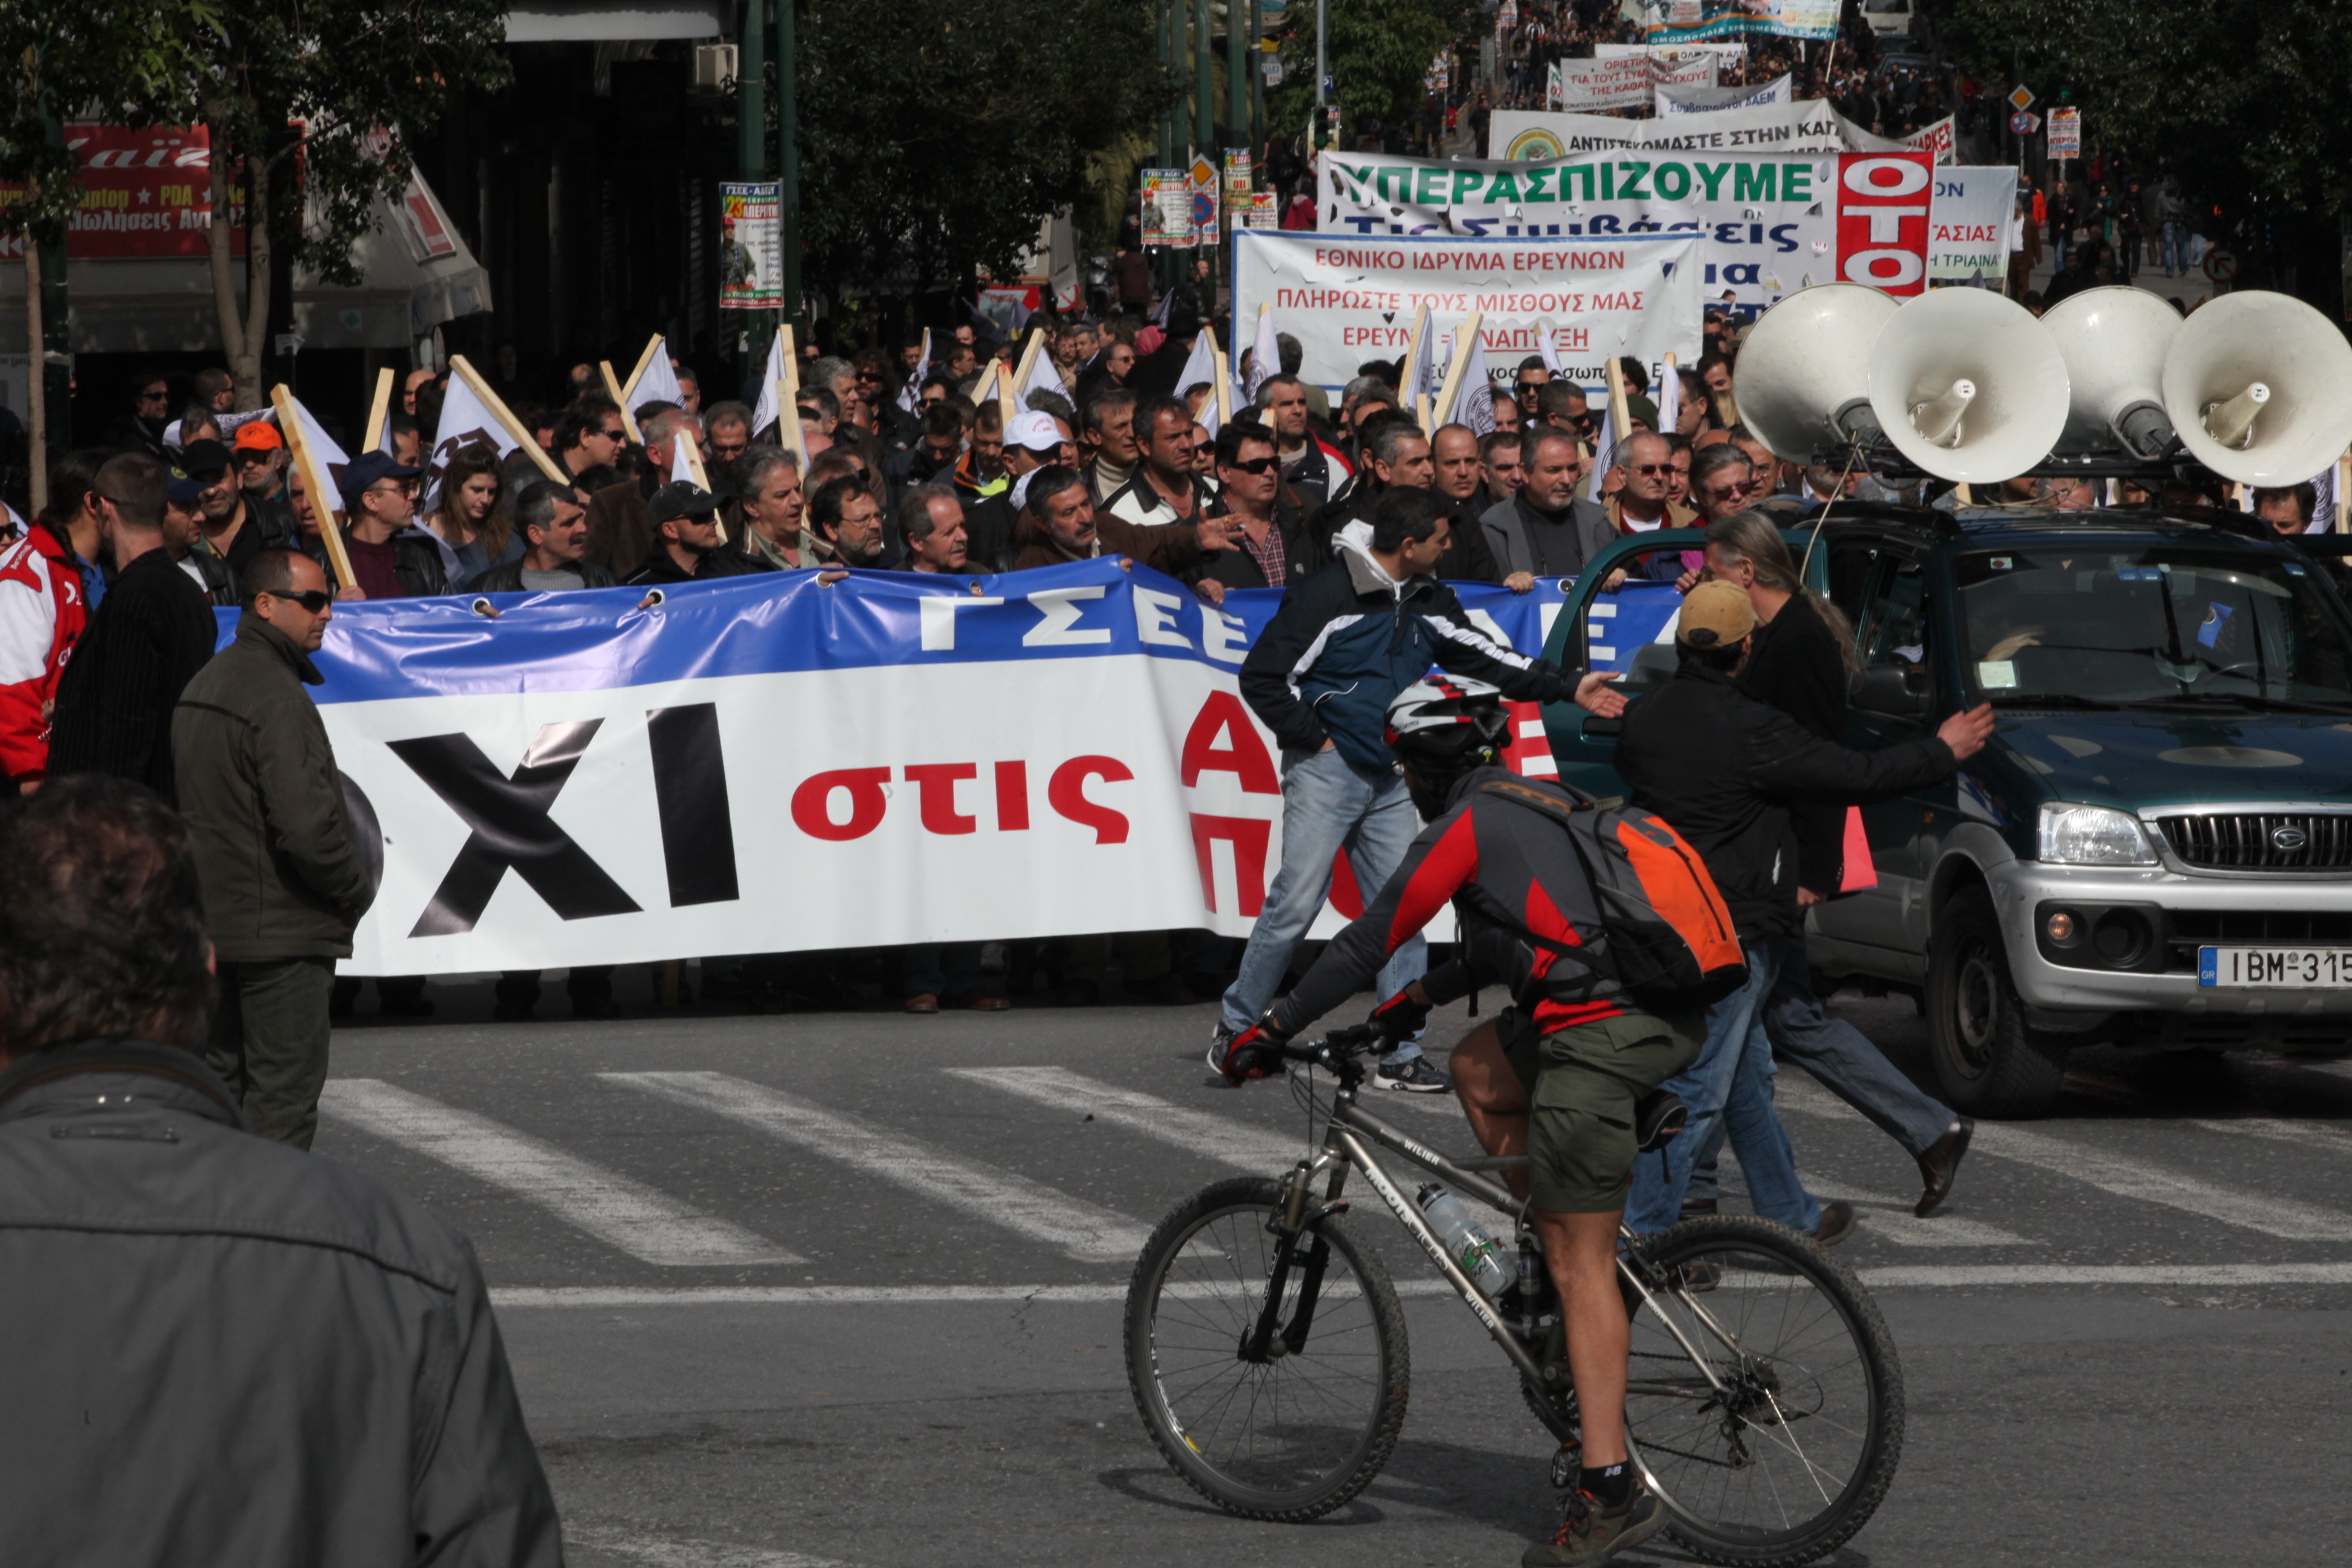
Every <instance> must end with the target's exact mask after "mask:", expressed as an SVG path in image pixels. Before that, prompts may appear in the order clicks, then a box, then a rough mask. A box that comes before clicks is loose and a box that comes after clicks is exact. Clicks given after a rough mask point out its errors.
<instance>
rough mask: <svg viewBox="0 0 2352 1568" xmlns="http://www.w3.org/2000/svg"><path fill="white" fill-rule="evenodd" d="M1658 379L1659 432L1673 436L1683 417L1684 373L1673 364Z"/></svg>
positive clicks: (1662, 434)
mask: <svg viewBox="0 0 2352 1568" xmlns="http://www.w3.org/2000/svg"><path fill="white" fill-rule="evenodd" d="M1665 372H1666V374H1664V375H1663V376H1661V377H1659V379H1658V434H1659V435H1661V436H1671V435H1673V434H1674V433H1675V426H1677V425H1679V424H1681V423H1682V418H1683V373H1682V372H1681V371H1679V370H1677V369H1675V367H1674V366H1673V365H1668V366H1666V367H1665Z"/></svg>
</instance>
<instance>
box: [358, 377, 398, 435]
mask: <svg viewBox="0 0 2352 1568" xmlns="http://www.w3.org/2000/svg"><path fill="white" fill-rule="evenodd" d="M392 383H393V374H392V366H390V365H385V366H384V367H383V369H381V370H379V371H377V372H376V373H375V400H374V401H373V402H372V403H370V404H369V405H368V422H367V440H366V441H365V442H364V443H363V444H362V449H363V450H366V451H370V452H373V451H374V450H375V449H376V448H378V447H382V446H383V426H384V421H385V420H387V419H389V418H391V417H392Z"/></svg>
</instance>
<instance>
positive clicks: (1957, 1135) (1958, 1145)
mask: <svg viewBox="0 0 2352 1568" xmlns="http://www.w3.org/2000/svg"><path fill="white" fill-rule="evenodd" d="M1976 1130H1977V1124H1976V1123H1975V1122H1974V1121H1970V1120H1969V1118H1967V1117H1965V1116H1963V1117H1961V1118H1960V1119H1959V1120H1958V1121H1955V1122H1953V1123H1952V1130H1951V1131H1948V1132H1947V1133H1945V1134H1944V1135H1943V1136H1942V1137H1941V1138H1938V1139H1937V1140H1936V1141H1935V1142H1933V1143H1930V1144H1928V1145H1927V1152H1926V1153H1924V1154H1922V1155H1920V1156H1919V1180H1920V1183H1921V1187H1920V1192H1919V1206H1918V1207H1917V1208H1915V1209H1913V1210H1912V1211H1911V1212H1912V1213H1913V1214H1916V1215H1918V1216H1919V1217H1920V1218H1921V1219H1926V1218H1927V1216H1928V1215H1931V1214H1934V1213H1935V1212H1936V1209H1937V1205H1941V1204H1942V1203H1943V1201H1944V1200H1945V1199H1946V1198H1948V1197H1949V1196H1951V1195H1952V1178H1953V1177H1954V1176H1956V1175H1958V1173H1959V1169H1960V1156H1961V1155H1963V1154H1965V1153H1967V1152H1969V1138H1970V1137H1971V1136H1972V1135H1973V1134H1974V1133H1975V1132H1976Z"/></svg>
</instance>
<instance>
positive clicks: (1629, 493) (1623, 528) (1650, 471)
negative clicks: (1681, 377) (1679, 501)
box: [1601, 430, 1748, 583]
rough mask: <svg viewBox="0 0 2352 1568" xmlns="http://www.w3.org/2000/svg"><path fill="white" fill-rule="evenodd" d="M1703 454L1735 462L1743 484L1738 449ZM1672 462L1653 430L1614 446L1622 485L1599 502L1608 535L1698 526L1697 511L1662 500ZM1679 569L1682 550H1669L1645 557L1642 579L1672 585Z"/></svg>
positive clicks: (1665, 445)
mask: <svg viewBox="0 0 2352 1568" xmlns="http://www.w3.org/2000/svg"><path fill="white" fill-rule="evenodd" d="M1707 450H1708V451H1709V452H1714V451H1718V450H1719V451H1724V452H1728V453H1729V454H1730V455H1731V456H1732V457H1733V458H1738V462H1739V465H1740V468H1741V470H1742V473H1741V479H1743V481H1744V479H1745V478H1746V474H1745V470H1746V468H1747V464H1748V459H1747V458H1743V457H1740V455H1739V452H1738V449H1737V448H1735V447H1731V446H1729V445H1727V444H1726V445H1722V446H1719V447H1708V448H1707ZM1674 459H1675V453H1674V447H1673V445H1672V444H1671V443H1670V442H1668V441H1667V439H1666V438H1665V437H1664V436H1661V435H1659V434H1658V433H1657V432H1656V431H1654V430H1643V431H1640V432H1637V433H1636V434H1634V435H1633V436H1632V437H1628V438H1627V439H1625V440H1622V441H1620V442H1618V443H1617V468H1618V470H1619V471H1620V472H1621V473H1622V474H1623V475H1624V477H1625V482H1624V483H1623V485H1622V486H1621V487H1620V488H1619V489H1618V491H1617V493H1616V494H1615V495H1612V496H1611V497H1610V498H1609V499H1608V500H1605V501H1603V502H1602V503H1601V510H1602V512H1603V513H1604V514H1605V515H1606V516H1607V517H1608V520H1609V529H1610V531H1611V533H1612V534H1625V533H1651V532H1654V531H1657V530H1659V529H1661V528H1696V527H1697V526H1698V525H1699V516H1698V514H1697V513H1696V512H1695V511H1693V510H1691V509H1690V508H1689V507H1686V506H1678V505H1676V504H1675V502H1674V501H1673V500H1669V499H1667V494H1666V492H1667V491H1668V490H1670V489H1673V488H1674V471H1675V461H1674ZM1694 471H1696V470H1694ZM1693 482H1694V483H1696V482H1697V481H1696V479H1694V481H1693ZM1740 494H1741V496H1743V497H1745V496H1746V494H1747V491H1746V490H1745V489H1742V490H1741V491H1740ZM1743 504H1744V502H1739V501H1736V502H1734V503H1733V505H1732V508H1731V510H1733V511H1738V510H1740V507H1741V505H1743ZM1683 569H1684V563H1683V558H1682V552H1680V551H1674V552H1668V553H1665V554H1660V555H1652V556H1649V557H1647V558H1646V559H1644V560H1643V563H1642V565H1641V575H1643V576H1644V577H1646V578H1649V579H1651V580H1652V581H1654V582H1661V583H1671V582H1673V581H1674V580H1675V579H1676V578H1677V577H1680V576H1681V575H1682V574H1683Z"/></svg>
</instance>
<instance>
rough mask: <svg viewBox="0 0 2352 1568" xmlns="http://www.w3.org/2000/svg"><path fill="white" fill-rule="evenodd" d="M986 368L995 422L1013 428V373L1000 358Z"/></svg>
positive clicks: (1016, 402) (1017, 400)
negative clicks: (991, 374)
mask: <svg viewBox="0 0 2352 1568" xmlns="http://www.w3.org/2000/svg"><path fill="white" fill-rule="evenodd" d="M1201 330H1202V331H1204V332H1205V331H1208V328H1206V327H1203V328H1202V329H1201ZM988 366H989V368H990V369H991V370H992V371H994V372H995V373H996V417H997V421H998V423H999V425H1000V426H1002V427H1003V428H1004V429H1006V430H1010V429H1012V428H1013V416H1015V415H1017V414H1019V413H1020V412H1021V393H1020V389H1019V386H1018V384H1016V383H1015V382H1014V381H1013V373H1012V372H1010V371H1008V370H1006V369H1005V368H1004V361H1003V358H1002V357H1001V356H999V355H996V354H991V355H989V357H988Z"/></svg>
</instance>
